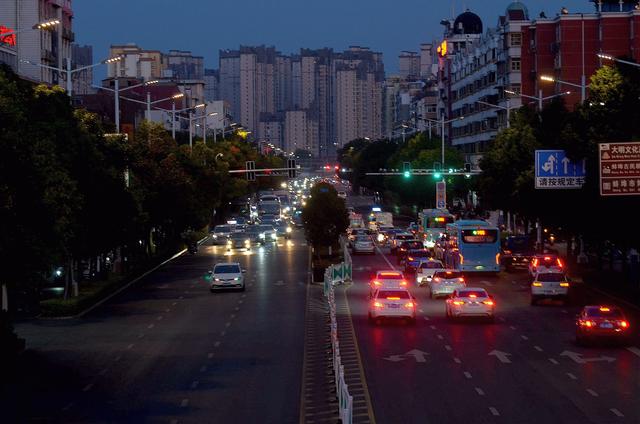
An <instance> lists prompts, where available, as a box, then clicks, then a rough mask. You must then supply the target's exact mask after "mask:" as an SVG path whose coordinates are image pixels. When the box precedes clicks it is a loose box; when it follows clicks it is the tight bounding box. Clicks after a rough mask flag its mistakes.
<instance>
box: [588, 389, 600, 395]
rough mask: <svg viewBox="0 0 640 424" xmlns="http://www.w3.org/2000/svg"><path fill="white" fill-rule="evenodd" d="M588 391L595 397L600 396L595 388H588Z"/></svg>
mask: <svg viewBox="0 0 640 424" xmlns="http://www.w3.org/2000/svg"><path fill="white" fill-rule="evenodd" d="M587 393H589V394H590V395H591V396H593V397H598V393H597V392H596V391H595V390H592V389H587Z"/></svg>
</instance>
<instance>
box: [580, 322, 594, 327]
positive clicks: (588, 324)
mask: <svg viewBox="0 0 640 424" xmlns="http://www.w3.org/2000/svg"><path fill="white" fill-rule="evenodd" d="M580 325H581V326H583V327H595V326H596V323H595V321H589V320H580Z"/></svg>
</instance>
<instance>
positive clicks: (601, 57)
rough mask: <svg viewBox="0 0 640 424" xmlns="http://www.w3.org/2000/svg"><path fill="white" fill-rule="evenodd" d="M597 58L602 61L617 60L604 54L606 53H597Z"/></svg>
mask: <svg viewBox="0 0 640 424" xmlns="http://www.w3.org/2000/svg"><path fill="white" fill-rule="evenodd" d="M596 56H598V57H599V58H600V59H604V60H616V59H615V58H614V57H613V56H611V55H610V54H604V53H596Z"/></svg>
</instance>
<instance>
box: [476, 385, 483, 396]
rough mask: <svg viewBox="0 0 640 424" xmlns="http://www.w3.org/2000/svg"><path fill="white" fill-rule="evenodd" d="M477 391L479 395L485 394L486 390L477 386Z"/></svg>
mask: <svg viewBox="0 0 640 424" xmlns="http://www.w3.org/2000/svg"><path fill="white" fill-rule="evenodd" d="M476 393H478V395H480V396H484V390H482V389H481V388H480V387H476Z"/></svg>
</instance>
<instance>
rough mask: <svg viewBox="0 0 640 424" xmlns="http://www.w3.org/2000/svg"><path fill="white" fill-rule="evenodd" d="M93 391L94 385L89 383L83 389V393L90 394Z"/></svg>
mask: <svg viewBox="0 0 640 424" xmlns="http://www.w3.org/2000/svg"><path fill="white" fill-rule="evenodd" d="M91 389H93V383H89V384H87V385H86V386H84V389H82V391H83V392H88V391H89V390H91Z"/></svg>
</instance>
